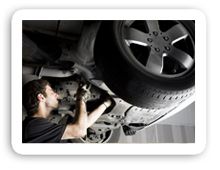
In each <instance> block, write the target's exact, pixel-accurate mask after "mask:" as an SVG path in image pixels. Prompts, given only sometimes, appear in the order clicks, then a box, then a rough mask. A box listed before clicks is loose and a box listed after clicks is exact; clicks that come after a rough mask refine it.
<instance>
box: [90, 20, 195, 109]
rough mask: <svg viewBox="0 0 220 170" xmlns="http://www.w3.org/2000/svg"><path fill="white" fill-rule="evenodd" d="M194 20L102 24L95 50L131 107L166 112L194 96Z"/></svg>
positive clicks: (104, 74)
mask: <svg viewBox="0 0 220 170" xmlns="http://www.w3.org/2000/svg"><path fill="white" fill-rule="evenodd" d="M194 36H195V23H194V21H188V20H187V21H156V20H148V21H141V20H140V21H103V22H102V23H101V25H100V28H99V31H98V34H97V37H96V41H95V47H94V57H95V61H96V64H97V66H98V68H99V70H100V72H101V73H102V77H103V80H104V82H105V83H106V85H107V86H108V87H109V88H110V89H111V90H112V91H113V92H114V93H115V94H116V95H118V96H119V97H120V98H122V99H123V100H125V101H127V102H128V103H130V104H132V105H135V106H138V107H144V108H164V107H168V106H170V105H172V104H174V103H178V102H182V101H183V100H185V99H187V98H188V97H189V96H191V95H192V94H193V93H194V84H195V56H194V53H195V52H194V51H195V50H194V49H195V48H194V44H195V38H194Z"/></svg>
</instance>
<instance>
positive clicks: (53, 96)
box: [45, 85, 59, 109]
mask: <svg viewBox="0 0 220 170" xmlns="http://www.w3.org/2000/svg"><path fill="white" fill-rule="evenodd" d="M45 92H46V94H47V97H46V106H47V107H49V108H52V109H56V108H58V103H59V102H58V100H57V99H58V97H59V95H58V94H57V93H56V92H54V91H53V89H52V88H51V87H50V86H49V85H47V86H46V91H45Z"/></svg>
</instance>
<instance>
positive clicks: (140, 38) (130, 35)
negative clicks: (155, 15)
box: [124, 28, 148, 46]
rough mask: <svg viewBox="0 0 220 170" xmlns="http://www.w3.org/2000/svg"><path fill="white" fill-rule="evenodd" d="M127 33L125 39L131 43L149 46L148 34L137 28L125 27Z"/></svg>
mask: <svg viewBox="0 0 220 170" xmlns="http://www.w3.org/2000/svg"><path fill="white" fill-rule="evenodd" d="M124 34H125V40H126V41H127V42H128V43H129V44H131V43H133V44H138V45H142V46H147V45H148V42H147V37H148V36H147V34H146V33H144V32H142V31H139V30H137V29H135V28H125V31H124Z"/></svg>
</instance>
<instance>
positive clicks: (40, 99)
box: [37, 93, 45, 102]
mask: <svg viewBox="0 0 220 170" xmlns="http://www.w3.org/2000/svg"><path fill="white" fill-rule="evenodd" d="M37 99H38V100H39V101H40V102H41V101H45V97H44V95H43V94H41V93H39V94H38V95H37Z"/></svg>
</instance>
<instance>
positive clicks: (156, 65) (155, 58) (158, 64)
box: [146, 51, 163, 74]
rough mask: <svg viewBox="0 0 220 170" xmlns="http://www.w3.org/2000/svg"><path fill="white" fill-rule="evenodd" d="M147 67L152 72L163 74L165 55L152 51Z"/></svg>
mask: <svg viewBox="0 0 220 170" xmlns="http://www.w3.org/2000/svg"><path fill="white" fill-rule="evenodd" d="M146 68H147V70H149V71H150V72H152V73H155V74H161V73H162V70H163V57H162V56H159V55H157V54H155V53H154V52H152V51H151V52H150V55H149V57H148V60H147V64H146Z"/></svg>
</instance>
